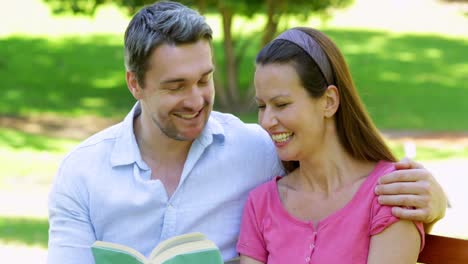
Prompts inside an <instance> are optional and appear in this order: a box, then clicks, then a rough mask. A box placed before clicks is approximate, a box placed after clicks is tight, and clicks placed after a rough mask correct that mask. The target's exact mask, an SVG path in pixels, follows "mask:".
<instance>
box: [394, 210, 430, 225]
mask: <svg viewBox="0 0 468 264" xmlns="http://www.w3.org/2000/svg"><path fill="white" fill-rule="evenodd" d="M392 214H393V215H394V216H396V217H398V218H400V219H404V220H409V221H420V222H423V223H428V222H430V220H429V218H428V216H429V213H428V211H427V210H425V209H411V208H403V207H393V208H392Z"/></svg>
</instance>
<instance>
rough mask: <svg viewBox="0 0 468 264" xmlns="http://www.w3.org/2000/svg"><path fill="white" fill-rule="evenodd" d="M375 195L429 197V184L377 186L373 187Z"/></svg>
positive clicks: (410, 183)
mask: <svg viewBox="0 0 468 264" xmlns="http://www.w3.org/2000/svg"><path fill="white" fill-rule="evenodd" d="M375 194H377V195H398V194H414V195H430V194H431V184H430V182H428V181H408V182H404V181H399V182H392V183H385V184H379V185H377V186H376V187H375Z"/></svg>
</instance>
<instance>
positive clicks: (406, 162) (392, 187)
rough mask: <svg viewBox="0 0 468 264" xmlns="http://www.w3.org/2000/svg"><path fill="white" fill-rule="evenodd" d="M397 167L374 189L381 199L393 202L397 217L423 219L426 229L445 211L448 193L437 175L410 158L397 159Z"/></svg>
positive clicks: (391, 204) (384, 202)
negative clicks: (398, 160) (437, 178)
mask: <svg viewBox="0 0 468 264" xmlns="http://www.w3.org/2000/svg"><path fill="white" fill-rule="evenodd" d="M395 167H396V169H397V170H396V171H394V172H391V173H389V174H387V175H384V176H382V177H381V178H380V180H379V185H378V186H377V187H376V189H375V193H376V194H377V195H379V203H381V204H384V205H390V206H394V207H393V209H392V214H393V215H394V216H396V217H398V218H401V219H406V220H412V221H421V222H423V223H424V224H425V229H426V231H430V229H431V228H432V225H433V224H434V223H435V222H437V221H438V220H440V219H441V218H442V217H444V215H445V210H446V208H447V197H446V195H445V193H444V191H443V189H442V187H441V186H440V185H439V183H438V182H437V181H436V180H435V178H434V176H433V175H432V174H431V173H430V172H429V171H428V170H427V169H425V168H424V166H422V165H421V164H419V163H417V162H414V161H413V160H410V159H406V158H405V159H403V160H401V161H400V162H397V163H395Z"/></svg>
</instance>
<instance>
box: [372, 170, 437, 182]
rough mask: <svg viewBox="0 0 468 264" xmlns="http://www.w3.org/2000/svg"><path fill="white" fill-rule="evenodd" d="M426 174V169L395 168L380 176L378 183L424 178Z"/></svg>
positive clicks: (427, 173)
mask: <svg viewBox="0 0 468 264" xmlns="http://www.w3.org/2000/svg"><path fill="white" fill-rule="evenodd" d="M428 175H430V173H429V172H428V171H427V170H426V169H411V170H397V171H393V172H391V173H389V174H386V175H384V176H382V177H380V179H379V184H387V183H395V182H414V181H419V180H426V179H427V177H428Z"/></svg>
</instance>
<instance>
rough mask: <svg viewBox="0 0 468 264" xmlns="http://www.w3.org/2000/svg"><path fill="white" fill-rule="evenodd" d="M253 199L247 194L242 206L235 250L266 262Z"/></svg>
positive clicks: (263, 241)
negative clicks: (247, 196) (245, 201)
mask: <svg viewBox="0 0 468 264" xmlns="http://www.w3.org/2000/svg"><path fill="white" fill-rule="evenodd" d="M253 199H254V198H253V197H252V196H251V195H249V198H248V199H247V203H246V205H245V207H244V212H243V215H242V222H241V230H240V235H239V241H238V242H237V251H238V252H239V253H240V254H242V255H245V256H248V257H251V258H254V259H256V260H258V261H260V262H264V263H266V261H267V256H268V253H267V250H266V245H265V240H264V238H263V234H262V228H261V225H260V220H259V218H258V215H257V212H256V211H255V207H254V203H253V201H252V200H253Z"/></svg>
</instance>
